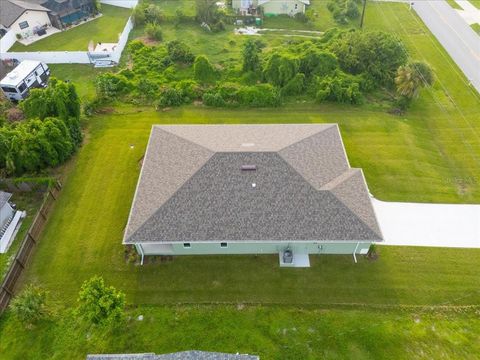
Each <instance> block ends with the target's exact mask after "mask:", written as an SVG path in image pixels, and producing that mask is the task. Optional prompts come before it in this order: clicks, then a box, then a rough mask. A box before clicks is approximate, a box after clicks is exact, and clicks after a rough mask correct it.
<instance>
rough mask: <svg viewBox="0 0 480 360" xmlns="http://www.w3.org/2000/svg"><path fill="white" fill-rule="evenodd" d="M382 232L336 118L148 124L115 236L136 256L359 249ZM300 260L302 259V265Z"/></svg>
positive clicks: (287, 261)
mask: <svg viewBox="0 0 480 360" xmlns="http://www.w3.org/2000/svg"><path fill="white" fill-rule="evenodd" d="M379 241H382V234H381V231H380V228H379V225H378V222H377V219H376V216H375V212H374V209H373V206H372V204H371V201H370V196H369V192H368V189H367V185H366V183H365V179H364V176H363V172H362V170H361V169H352V168H350V165H349V162H348V159H347V156H346V153H345V149H344V146H343V142H342V138H341V136H340V132H339V128H338V126H337V125H336V124H274V125H155V126H153V128H152V131H151V134H150V140H149V142H148V147H147V151H146V154H145V158H144V160H143V165H142V170H141V174H140V178H139V180H138V184H137V189H136V192H135V197H134V200H133V204H132V208H131V211H130V216H129V218H128V222H127V226H126V229H125V235H124V240H123V243H124V244H129V245H134V246H135V247H136V249H137V251H138V252H139V253H140V254H141V255H142V260H143V256H144V255H206V254H275V253H278V254H279V258H280V264H281V265H282V266H308V265H309V260H308V254H352V255H353V256H354V258H355V259H356V257H355V254H366V253H367V252H368V249H369V247H370V245H371V244H372V243H375V242H379ZM302 264H303V265H302Z"/></svg>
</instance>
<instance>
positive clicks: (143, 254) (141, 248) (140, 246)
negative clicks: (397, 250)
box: [138, 244, 356, 265]
mask: <svg viewBox="0 0 480 360" xmlns="http://www.w3.org/2000/svg"><path fill="white" fill-rule="evenodd" d="M138 248H139V249H140V255H142V260H141V261H140V265H143V258H144V257H145V253H144V252H143V247H142V244H138ZM355 262H356V261H355Z"/></svg>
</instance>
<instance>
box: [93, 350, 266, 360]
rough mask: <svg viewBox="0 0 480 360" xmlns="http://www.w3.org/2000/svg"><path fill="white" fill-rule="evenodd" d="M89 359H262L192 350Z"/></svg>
mask: <svg viewBox="0 0 480 360" xmlns="http://www.w3.org/2000/svg"><path fill="white" fill-rule="evenodd" d="M87 360H260V358H259V357H258V356H254V355H243V354H224V353H217V352H208V351H197V350H192V351H181V352H177V353H171V354H164V355H155V354H154V353H145V354H108V355H101V354H99V355H88V356H87Z"/></svg>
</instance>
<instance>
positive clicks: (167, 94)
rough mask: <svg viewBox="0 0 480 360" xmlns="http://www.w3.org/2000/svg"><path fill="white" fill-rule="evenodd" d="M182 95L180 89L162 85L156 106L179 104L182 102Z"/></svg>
mask: <svg viewBox="0 0 480 360" xmlns="http://www.w3.org/2000/svg"><path fill="white" fill-rule="evenodd" d="M183 100H184V99H183V96H182V93H181V91H179V90H177V89H175V88H173V87H169V86H167V87H163V88H162V89H161V90H160V97H159V99H158V106H160V107H167V106H180V105H182V104H183Z"/></svg>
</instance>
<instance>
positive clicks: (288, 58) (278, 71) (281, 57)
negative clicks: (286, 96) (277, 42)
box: [263, 53, 300, 86]
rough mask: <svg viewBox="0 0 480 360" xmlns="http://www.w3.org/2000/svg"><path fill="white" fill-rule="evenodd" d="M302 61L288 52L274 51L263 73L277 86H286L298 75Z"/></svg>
mask: <svg viewBox="0 0 480 360" xmlns="http://www.w3.org/2000/svg"><path fill="white" fill-rule="evenodd" d="M299 67H300V61H299V60H298V58H297V57H295V56H294V55H291V54H288V53H273V54H272V55H270V57H269V59H268V60H267V63H266V65H265V68H264V70H263V75H264V77H265V79H266V80H267V81H268V82H269V83H271V84H273V85H276V86H284V85H286V84H287V83H288V82H289V81H290V80H291V79H293V78H294V77H295V75H297V73H298V71H299Z"/></svg>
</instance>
